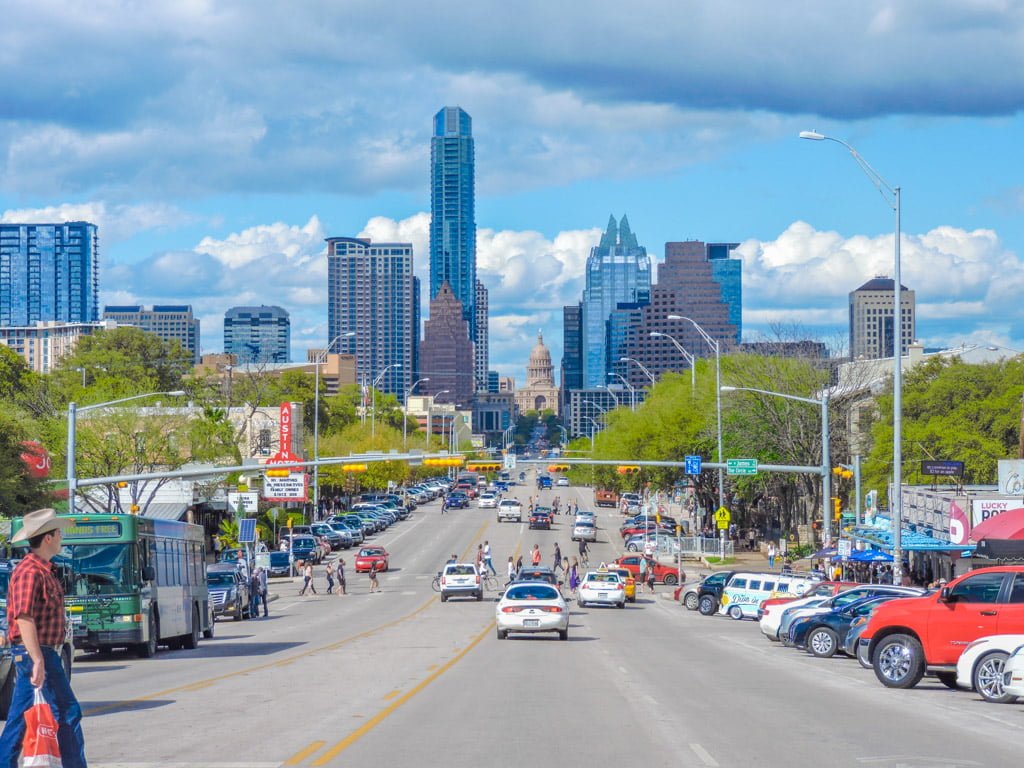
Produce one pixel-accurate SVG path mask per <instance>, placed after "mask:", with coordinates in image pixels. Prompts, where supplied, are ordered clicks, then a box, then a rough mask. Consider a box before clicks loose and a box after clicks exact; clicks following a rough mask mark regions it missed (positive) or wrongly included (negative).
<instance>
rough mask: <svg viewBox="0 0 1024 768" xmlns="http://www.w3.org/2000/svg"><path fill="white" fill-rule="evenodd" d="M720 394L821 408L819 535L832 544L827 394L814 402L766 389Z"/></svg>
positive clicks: (737, 389)
mask: <svg viewBox="0 0 1024 768" xmlns="http://www.w3.org/2000/svg"><path fill="white" fill-rule="evenodd" d="M719 389H720V391H722V392H757V393H759V394H762V395H772V396H774V397H782V398H785V399H786V400H796V401H797V402H798V403H809V404H810V405H820V406H821V509H822V513H823V515H824V517H823V518H822V523H821V528H822V530H821V533H822V538H823V539H824V545H825V546H826V547H827V546H828V545H829V544H831V542H832V521H831V517H830V516H831V514H832V510H831V506H830V501H831V499H832V458H831V456H830V451H829V442H828V432H829V429H828V392H826V393H825V395H824V396H823V397H822V398H821V400H815V399H814V398H812V397H800V396H799V395H787V394H784V393H782V392H772V391H770V390H767V389H754V388H753V387H720V388H719Z"/></svg>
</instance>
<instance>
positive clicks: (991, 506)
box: [971, 499, 1024, 528]
mask: <svg viewBox="0 0 1024 768" xmlns="http://www.w3.org/2000/svg"><path fill="white" fill-rule="evenodd" d="M1022 506H1024V504H1022V503H1021V500H1020V499H973V500H972V501H971V528H974V526H976V525H978V524H979V523H983V522H985V521H986V520H989V519H991V518H993V517H995V516H996V515H1001V514H1003V512H1009V511H1010V510H1012V509H1020V508H1021V507H1022Z"/></svg>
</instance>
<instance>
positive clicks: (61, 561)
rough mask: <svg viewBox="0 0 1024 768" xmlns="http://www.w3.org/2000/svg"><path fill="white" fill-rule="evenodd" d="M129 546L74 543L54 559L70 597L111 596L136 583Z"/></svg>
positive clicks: (124, 590) (132, 586)
mask: <svg viewBox="0 0 1024 768" xmlns="http://www.w3.org/2000/svg"><path fill="white" fill-rule="evenodd" d="M135 559H136V558H135V546H134V545H132V544H75V545H72V546H67V547H63V548H62V549H61V551H60V554H59V555H57V556H56V557H55V558H53V563H54V565H55V566H56V567H57V571H58V572H59V573H61V574H62V576H63V578H64V580H65V584H66V588H67V594H69V595H112V594H118V593H121V592H127V591H129V590H131V589H134V588H135V587H136V586H137V585H138V583H139V580H138V577H137V574H136V566H135Z"/></svg>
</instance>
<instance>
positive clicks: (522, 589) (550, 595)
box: [505, 584, 558, 600]
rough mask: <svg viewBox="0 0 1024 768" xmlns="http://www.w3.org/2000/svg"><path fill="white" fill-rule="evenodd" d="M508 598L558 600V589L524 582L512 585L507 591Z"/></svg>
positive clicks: (506, 597)
mask: <svg viewBox="0 0 1024 768" xmlns="http://www.w3.org/2000/svg"><path fill="white" fill-rule="evenodd" d="M505 599H506V600H557V599H558V591H557V590H555V589H552V588H551V587H546V586H544V585H543V584H524V585H522V586H518V587H510V588H509V590H508V592H506V593H505Z"/></svg>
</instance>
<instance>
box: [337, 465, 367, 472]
mask: <svg viewBox="0 0 1024 768" xmlns="http://www.w3.org/2000/svg"><path fill="white" fill-rule="evenodd" d="M341 471H342V472H365V471H366V465H365V464H342V465H341Z"/></svg>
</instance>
